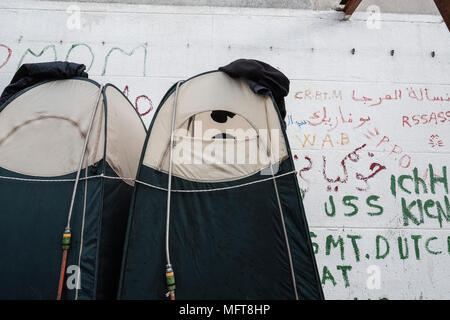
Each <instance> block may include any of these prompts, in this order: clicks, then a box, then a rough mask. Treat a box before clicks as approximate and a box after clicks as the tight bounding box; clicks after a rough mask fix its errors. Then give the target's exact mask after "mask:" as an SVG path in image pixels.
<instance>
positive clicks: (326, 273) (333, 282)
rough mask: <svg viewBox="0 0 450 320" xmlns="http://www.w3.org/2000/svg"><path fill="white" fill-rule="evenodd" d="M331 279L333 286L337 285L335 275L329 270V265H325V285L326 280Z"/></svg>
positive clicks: (323, 282)
mask: <svg viewBox="0 0 450 320" xmlns="http://www.w3.org/2000/svg"><path fill="white" fill-rule="evenodd" d="M327 280H329V281H331V283H332V284H333V287H335V286H336V280H334V277H333V275H332V274H331V272H330V270H328V268H327V266H324V267H323V272H322V285H323V286H324V285H325V282H326V281H327Z"/></svg>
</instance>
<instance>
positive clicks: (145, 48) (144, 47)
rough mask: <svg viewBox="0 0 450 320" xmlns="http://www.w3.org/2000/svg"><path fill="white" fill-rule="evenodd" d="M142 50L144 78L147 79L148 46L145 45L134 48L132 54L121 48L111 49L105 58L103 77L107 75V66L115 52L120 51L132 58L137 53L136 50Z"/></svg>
mask: <svg viewBox="0 0 450 320" xmlns="http://www.w3.org/2000/svg"><path fill="white" fill-rule="evenodd" d="M140 48H142V49H144V67H143V76H144V77H145V70H146V69H147V67H146V66H147V46H146V45H144V44H141V45H139V46H137V47H136V48H134V49H133V50H131V51H130V52H126V51H124V50H123V49H121V48H119V47H114V48H111V50H109V51H108V53H107V54H106V57H105V63H104V65H103V71H102V76H104V75H105V74H106V67H107V65H108V60H109V57H110V56H111V54H112V53H113V52H114V51H120V52H121V53H123V54H125V55H127V56H129V57H130V56H132V55H133V54H134V52H135V51H136V50H138V49H140Z"/></svg>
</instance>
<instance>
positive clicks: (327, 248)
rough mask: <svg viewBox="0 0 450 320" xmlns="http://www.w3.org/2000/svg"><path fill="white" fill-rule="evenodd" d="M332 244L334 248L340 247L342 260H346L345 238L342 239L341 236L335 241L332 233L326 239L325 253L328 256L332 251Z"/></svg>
mask: <svg viewBox="0 0 450 320" xmlns="http://www.w3.org/2000/svg"><path fill="white" fill-rule="evenodd" d="M331 246H333V247H334V248H336V247H338V246H339V248H340V252H341V260H344V239H342V237H341V236H339V237H338V240H337V241H334V238H333V236H332V235H331V234H330V235H329V236H328V237H327V240H326V245H325V254H326V255H327V256H329V255H330V251H331Z"/></svg>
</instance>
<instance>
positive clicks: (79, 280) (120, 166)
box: [0, 77, 146, 299]
mask: <svg viewBox="0 0 450 320" xmlns="http://www.w3.org/2000/svg"><path fill="white" fill-rule="evenodd" d="M10 87H12V85H11V86H10ZM145 135H146V130H145V127H144V125H143V123H142V121H141V120H140V117H139V115H138V114H137V113H136V110H135V109H134V108H133V106H132V105H131V103H130V102H129V101H128V99H127V98H126V97H125V96H124V95H123V94H122V93H121V92H120V91H119V90H118V89H117V88H116V87H114V86H113V85H110V84H107V85H105V86H100V85H99V84H98V83H97V82H95V81H92V80H89V79H87V78H86V77H80V78H71V79H65V80H45V81H38V83H35V84H33V85H32V86H30V87H27V88H24V89H23V90H21V91H20V92H18V93H16V94H15V95H13V96H12V97H10V98H9V99H8V101H6V102H5V103H4V104H3V105H2V106H0V257H1V259H0V299H56V297H57V289H58V283H59V277H60V269H61V265H62V244H61V242H62V236H63V232H64V231H65V228H66V227H67V226H69V227H70V229H71V234H72V244H71V247H70V250H69V251H68V257H67V264H66V267H67V269H66V270H67V273H66V278H65V279H64V282H63V291H62V299H96V298H97V299H108V298H115V297H116V294H117V285H118V278H119V272H120V263H121V260H122V248H123V241H124V236H125V229H126V220H127V216H128V211H129V205H130V199H131V195H132V190H133V184H134V181H133V180H134V178H135V176H136V172H137V168H138V163H139V156H140V154H141V151H142V146H143V143H144V140H145ZM83 154H84V157H83V156H82V155H83ZM77 177H78V178H79V179H77ZM75 185H77V187H76V189H75ZM74 190H76V192H74ZM73 196H74V198H73V200H74V201H73V205H72V201H71V200H72V197H73ZM71 208H72V210H71ZM69 212H71V217H70V218H69Z"/></svg>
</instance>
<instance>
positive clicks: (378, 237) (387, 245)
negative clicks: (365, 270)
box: [375, 235, 390, 260]
mask: <svg viewBox="0 0 450 320" xmlns="http://www.w3.org/2000/svg"><path fill="white" fill-rule="evenodd" d="M380 240H383V241H384V243H385V252H384V253H383V254H380ZM375 243H376V249H377V255H376V259H377V260H380V259H384V258H386V256H387V255H388V254H389V249H390V248H389V241H388V239H386V238H385V237H383V236H382V235H378V236H377V237H376V238H375Z"/></svg>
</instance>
